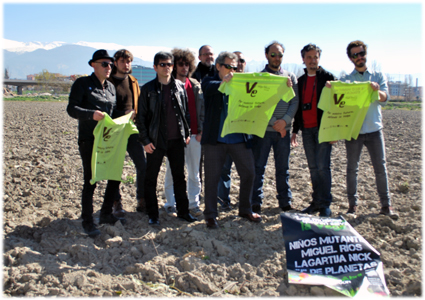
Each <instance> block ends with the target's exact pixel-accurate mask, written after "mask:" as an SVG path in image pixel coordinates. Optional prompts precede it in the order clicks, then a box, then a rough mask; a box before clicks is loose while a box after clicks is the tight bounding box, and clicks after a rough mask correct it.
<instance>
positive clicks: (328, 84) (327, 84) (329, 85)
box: [325, 80, 332, 88]
mask: <svg viewBox="0 0 425 300" xmlns="http://www.w3.org/2000/svg"><path fill="white" fill-rule="evenodd" d="M325 87H327V88H331V87H332V85H331V82H330V81H329V80H328V81H326V84H325Z"/></svg>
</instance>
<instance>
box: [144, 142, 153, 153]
mask: <svg viewBox="0 0 425 300" xmlns="http://www.w3.org/2000/svg"><path fill="white" fill-rule="evenodd" d="M143 148H145V151H146V153H149V154H152V153H153V151H154V150H155V149H156V148H155V146H154V145H153V144H152V143H150V144H147V145H146V146H144V147H143Z"/></svg>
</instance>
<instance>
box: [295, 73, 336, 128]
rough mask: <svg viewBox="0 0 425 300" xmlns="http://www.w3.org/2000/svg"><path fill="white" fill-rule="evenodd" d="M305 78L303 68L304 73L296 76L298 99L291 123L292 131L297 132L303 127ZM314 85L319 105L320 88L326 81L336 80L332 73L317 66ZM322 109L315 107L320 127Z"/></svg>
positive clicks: (305, 74)
mask: <svg viewBox="0 0 425 300" xmlns="http://www.w3.org/2000/svg"><path fill="white" fill-rule="evenodd" d="M306 78H307V69H306V68H304V75H302V76H301V77H300V78H298V95H299V99H300V101H299V102H298V110H297V113H296V114H295V118H294V123H293V124H292V133H298V131H299V130H300V129H301V130H303V129H304V122H303V96H304V95H303V89H304V85H305V83H306ZM316 80H317V81H316V86H317V105H319V101H320V95H321V94H322V89H323V88H324V86H325V84H326V81H333V80H338V79H337V78H336V77H335V76H334V75H333V74H332V73H329V72H328V71H326V70H325V69H323V68H322V67H319V69H318V70H317V73H316ZM322 115H323V110H321V109H320V108H317V126H318V127H320V121H321V120H322Z"/></svg>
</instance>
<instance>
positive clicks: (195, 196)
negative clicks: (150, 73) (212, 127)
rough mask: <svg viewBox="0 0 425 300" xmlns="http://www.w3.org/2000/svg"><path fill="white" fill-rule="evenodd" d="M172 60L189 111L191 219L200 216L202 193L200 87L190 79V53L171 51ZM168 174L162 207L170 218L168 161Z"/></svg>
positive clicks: (187, 154) (171, 201)
mask: <svg viewBox="0 0 425 300" xmlns="http://www.w3.org/2000/svg"><path fill="white" fill-rule="evenodd" d="M171 54H173V56H174V65H175V68H174V69H173V72H172V75H173V76H174V78H175V79H177V80H180V81H181V82H183V84H184V87H185V90H186V93H187V97H188V109H189V114H190V131H191V138H190V142H189V144H188V145H187V146H186V148H185V162H186V167H187V173H188V180H187V192H188V197H189V211H190V213H191V214H192V215H195V216H199V215H201V214H202V211H201V209H200V208H199V195H200V193H201V179H200V173H199V164H200V161H201V136H202V125H203V123H204V97H203V94H202V89H201V85H200V83H199V82H198V81H197V80H196V79H194V78H190V75H191V74H192V73H193V71H194V70H195V56H194V55H193V53H192V52H191V51H190V50H189V49H178V48H174V49H173V50H171ZM166 164H167V172H166V174H165V183H164V189H165V197H166V199H167V202H166V203H165V205H164V208H165V211H166V212H167V213H168V214H169V215H174V214H175V213H176V209H175V198H174V186H173V180H172V178H173V177H172V175H171V170H170V164H169V162H168V160H167V162H166Z"/></svg>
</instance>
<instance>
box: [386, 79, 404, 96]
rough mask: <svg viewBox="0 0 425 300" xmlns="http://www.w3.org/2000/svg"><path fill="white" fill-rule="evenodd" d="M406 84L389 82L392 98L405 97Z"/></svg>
mask: <svg viewBox="0 0 425 300" xmlns="http://www.w3.org/2000/svg"><path fill="white" fill-rule="evenodd" d="M404 87H405V84H404V83H402V82H401V81H390V82H388V89H389V92H390V95H391V96H396V97H398V96H403V93H404Z"/></svg>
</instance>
